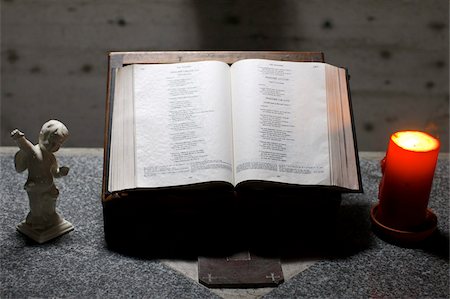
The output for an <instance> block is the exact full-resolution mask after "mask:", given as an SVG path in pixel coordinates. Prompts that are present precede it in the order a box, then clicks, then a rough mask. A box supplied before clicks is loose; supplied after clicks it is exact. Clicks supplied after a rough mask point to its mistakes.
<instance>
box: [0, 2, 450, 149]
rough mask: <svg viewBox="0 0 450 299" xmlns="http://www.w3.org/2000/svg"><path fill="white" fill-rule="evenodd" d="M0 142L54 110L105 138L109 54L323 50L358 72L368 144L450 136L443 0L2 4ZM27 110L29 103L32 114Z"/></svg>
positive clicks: (75, 139)
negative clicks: (400, 133) (411, 133)
mask: <svg viewBox="0 0 450 299" xmlns="http://www.w3.org/2000/svg"><path fill="white" fill-rule="evenodd" d="M1 6H2V7H1V28H2V29H1V30H2V32H1V33H2V34H1V41H2V42H1V54H2V55H1V66H2V76H1V84H2V90H1V99H2V109H1V144H2V145H11V143H10V140H9V135H8V134H9V132H10V131H11V130H12V129H13V128H14V126H19V127H20V128H23V130H24V132H25V133H26V134H28V135H29V136H32V135H33V134H37V132H36V131H35V128H37V127H39V126H40V125H41V124H42V123H43V122H44V121H46V120H48V119H50V118H57V119H60V120H62V121H64V122H65V123H66V124H67V126H68V128H69V130H70V131H71V132H72V136H71V138H70V140H68V143H67V145H68V146H77V147H81V146H97V147H98V146H102V144H103V124H104V110H105V109H104V107H105V97H106V74H107V52H108V51H133V50H135V51H137V50H183V49H184V50H188V49H189V50H202V49H208V50H295V51H323V52H324V53H325V58H326V61H328V62H330V63H332V64H336V65H339V66H344V67H347V68H348V69H349V72H350V75H351V81H350V85H351V90H352V100H353V106H354V112H355V119H356V131H357V133H358V141H359V147H360V150H372V151H373V150H378V151H384V150H385V149H386V146H387V142H388V138H389V136H390V134H391V133H392V132H395V131H397V130H402V129H403V130H404V129H421V130H427V131H429V132H430V133H433V134H436V135H439V136H440V137H441V138H442V141H443V142H442V144H443V147H442V149H443V151H446V152H448V143H449V139H448V136H449V130H448V125H449V123H448V122H449V114H448V112H449V89H448V87H449V86H448V85H449V77H448V70H449V68H448V66H449V55H448V53H449V39H448V38H449V35H448V32H449V31H448V26H449V2H448V1H447V0H429V1H421V0H399V1H391V0H368V1H358V0H348V1H333V0H326V1H318V0H313V1H311V0H301V1H297V0H266V1H259V0H247V1H230V0H227V1H201V0H197V1H181V0H166V1H144V0H133V1H119V0H113V1H111V0H96V1H93V0H73V1H54V0H41V1H32V0H22V1H17V0H2V1H1ZM22 111H33V114H30V115H27V117H26V118H23V117H20V116H21V115H22V114H21V113H22Z"/></svg>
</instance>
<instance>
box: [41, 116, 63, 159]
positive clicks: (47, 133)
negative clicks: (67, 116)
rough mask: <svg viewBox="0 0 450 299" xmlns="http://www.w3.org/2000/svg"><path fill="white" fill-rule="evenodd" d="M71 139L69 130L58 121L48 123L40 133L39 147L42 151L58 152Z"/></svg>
mask: <svg viewBox="0 0 450 299" xmlns="http://www.w3.org/2000/svg"><path fill="white" fill-rule="evenodd" d="M67 137H69V130H67V128H66V126H65V125H64V124H63V123H62V122H60V121H58V120H53V119H52V120H49V121H48V122H46V123H45V124H44V125H43V126H42V129H41V132H40V133H39V146H40V148H41V149H42V150H46V151H48V152H52V153H54V152H56V151H58V150H59V148H60V147H61V145H62V144H63V142H64V141H65V140H66V139H67Z"/></svg>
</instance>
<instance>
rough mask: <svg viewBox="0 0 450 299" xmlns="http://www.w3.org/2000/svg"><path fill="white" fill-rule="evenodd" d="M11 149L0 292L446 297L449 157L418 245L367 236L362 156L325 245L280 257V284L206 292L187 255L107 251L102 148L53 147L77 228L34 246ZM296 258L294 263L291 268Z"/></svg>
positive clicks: (4, 173) (2, 182)
mask: <svg viewBox="0 0 450 299" xmlns="http://www.w3.org/2000/svg"><path fill="white" fill-rule="evenodd" d="M13 155H14V150H13V149H4V148H0V167H1V168H0V169H1V172H0V189H1V190H2V191H3V193H2V196H1V197H0V244H1V252H0V264H1V272H0V283H1V286H2V287H1V290H0V297H2V298H9V297H13V298H26V297H43V298H49V297H58V298H62V297H72V298H130V297H142V298H155V297H156V298H219V297H223V298H236V297H238V298H259V297H261V296H263V297H264V298H293V297H304V298H357V297H389V298H402V297H404V298H411V297H412V298H423V297H430V298H448V296H449V223H448V218H449V211H448V198H449V163H448V156H447V158H445V159H443V160H440V161H439V164H438V167H437V169H436V175H435V179H434V185H433V190H432V194H431V199H430V204H429V207H430V208H431V209H433V211H434V212H435V213H436V215H437V217H438V233H437V234H436V235H434V236H433V237H432V238H431V239H429V240H428V241H427V242H425V243H424V244H422V245H421V246H419V247H418V248H402V247H397V246H394V245H391V244H389V243H386V242H384V241H383V240H381V239H379V238H378V237H376V236H375V235H374V234H373V233H372V231H371V229H370V220H369V210H370V207H371V206H372V205H373V204H374V203H375V202H376V201H377V199H376V195H377V191H378V183H379V180H380V178H381V172H380V169H379V165H378V163H379V157H378V158H377V159H367V158H362V159H361V167H362V175H363V184H364V190H365V193H364V194H347V195H345V196H344V198H343V202H342V206H341V208H340V210H339V213H338V215H337V223H336V227H335V228H334V229H335V233H334V237H333V240H332V243H331V244H332V246H330V247H329V248H323V249H322V250H320V251H317V252H313V253H308V252H305V253H302V252H299V253H298V255H296V256H292V257H290V258H289V259H287V258H285V259H282V265H283V271H284V273H285V279H286V281H285V282H284V283H283V284H281V285H280V286H279V287H278V288H274V289H271V288H267V289H250V290H216V291H212V290H209V289H207V288H205V287H203V286H201V285H200V284H199V283H198V282H197V281H196V279H195V274H194V275H192V273H195V264H196V263H195V261H177V260H176V259H173V260H169V261H160V260H152V259H146V258H142V257H135V256H127V255H123V254H119V253H117V252H114V251H111V250H108V248H107V247H106V244H105V242H104V235H103V220H102V206H101V202H100V188H101V169H102V151H101V150H87V151H85V150H75V151H73V150H72V151H70V150H64V149H63V150H61V152H58V159H59V161H61V163H64V164H65V165H68V166H70V167H71V171H72V172H71V173H70V174H69V176H68V177H67V178H66V179H65V180H62V181H59V183H60V184H59V188H60V192H61V195H60V197H59V201H60V202H59V204H58V206H59V207H60V208H61V210H63V211H64V218H65V219H67V220H68V221H70V222H71V223H73V224H74V226H75V227H76V230H74V231H73V232H71V233H70V234H66V235H63V236H61V237H59V238H57V239H54V240H52V241H49V242H47V243H44V244H40V245H37V244H35V243H34V242H30V241H28V239H27V238H25V237H24V236H22V235H21V234H19V233H18V232H17V231H16V229H15V225H16V224H17V223H18V222H19V221H21V220H22V219H23V217H24V216H25V214H26V213H27V210H28V201H27V197H26V194H25V191H23V190H22V181H23V179H24V178H22V177H21V176H22V175H23V174H17V173H15V171H14V165H13V162H12V161H13ZM299 237H301V236H297V235H293V236H292V238H299ZM305 246H307V244H305ZM308 261H309V262H308ZM302 262H303V263H302ZM314 262H315V263H314ZM289 263H290V264H291V268H290V269H289ZM294 263H298V265H297V266H294V267H293V268H292V264H294ZM174 268H175V269H177V270H174ZM183 269H184V270H183ZM293 269H295V270H293ZM298 269H300V271H298ZM301 270H304V271H301ZM189 273H191V274H189ZM183 274H184V275H183ZM288 276H289V277H290V279H288Z"/></svg>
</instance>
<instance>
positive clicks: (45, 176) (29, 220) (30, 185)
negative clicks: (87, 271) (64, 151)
mask: <svg viewBox="0 0 450 299" xmlns="http://www.w3.org/2000/svg"><path fill="white" fill-rule="evenodd" d="M68 136H69V131H68V130H67V128H66V126H65V125H64V124H63V123H61V122H60V121H57V120H49V121H48V122H46V123H45V124H44V125H43V126H42V129H41V132H40V134H39V143H38V144H36V145H33V144H32V143H31V142H30V141H28V140H27V139H26V138H25V135H24V134H23V133H22V132H21V131H19V130H18V129H15V130H13V131H12V132H11V138H12V139H14V141H15V142H16V143H17V146H18V147H19V149H20V150H19V151H18V152H17V153H16V155H15V157H14V164H15V167H16V171H17V172H23V171H24V170H26V169H28V179H27V182H26V183H25V186H24V189H25V190H26V191H27V194H28V199H29V202H30V212H29V213H28V215H27V217H26V219H25V220H24V221H23V222H21V223H20V224H18V225H17V230H18V231H20V232H21V233H23V234H25V235H26V236H28V237H29V238H31V239H33V240H34V241H36V242H38V243H44V242H47V241H49V240H51V239H54V238H56V237H58V236H60V235H62V234H65V233H68V232H70V231H72V230H73V229H74V227H73V225H72V224H71V223H70V222H68V221H66V220H64V219H63V218H62V217H61V216H60V215H59V213H58V212H57V211H56V200H57V198H58V195H59V191H58V189H57V188H56V186H55V183H54V182H53V178H60V177H63V176H66V175H67V174H68V173H69V168H68V167H66V166H63V167H59V166H58V163H57V161H56V158H55V156H54V155H53V153H54V152H56V151H58V150H59V148H60V147H61V144H62V143H63V142H64V141H65V140H66V139H67V137H68Z"/></svg>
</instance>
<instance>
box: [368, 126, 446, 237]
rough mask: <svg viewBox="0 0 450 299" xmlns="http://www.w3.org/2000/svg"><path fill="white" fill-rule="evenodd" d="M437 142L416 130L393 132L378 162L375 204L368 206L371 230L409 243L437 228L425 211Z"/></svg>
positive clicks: (434, 164)
mask: <svg viewBox="0 0 450 299" xmlns="http://www.w3.org/2000/svg"><path fill="white" fill-rule="evenodd" d="M439 148H440V142H439V140H437V139H436V138H434V137H432V136H430V135H428V134H426V133H423V132H418V131H402V132H397V133H394V134H393V135H392V136H391V138H390V141H389V146H388V150H387V153H386V157H385V158H384V159H383V160H382V161H381V170H382V173H383V177H382V179H381V182H380V187H379V193H378V199H379V203H378V204H377V205H375V206H374V207H372V210H371V213H370V216H371V220H372V224H373V227H374V228H375V229H376V231H377V232H380V233H382V234H383V235H384V236H387V237H388V239H391V240H394V241H400V242H402V243H411V242H418V241H422V240H424V239H425V238H427V237H429V236H430V235H431V234H432V233H433V232H434V231H435V229H436V227H437V217H436V215H435V214H434V213H433V212H432V211H431V210H430V209H428V208H427V206H428V201H429V197H430V192H431V186H432V183H433V176H434V171H435V168H436V163H437V158H438V154H439Z"/></svg>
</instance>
